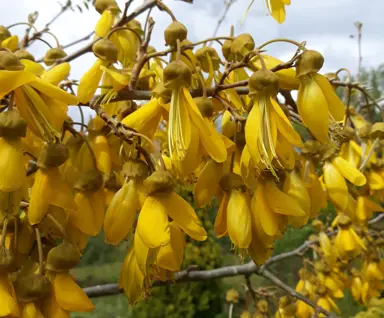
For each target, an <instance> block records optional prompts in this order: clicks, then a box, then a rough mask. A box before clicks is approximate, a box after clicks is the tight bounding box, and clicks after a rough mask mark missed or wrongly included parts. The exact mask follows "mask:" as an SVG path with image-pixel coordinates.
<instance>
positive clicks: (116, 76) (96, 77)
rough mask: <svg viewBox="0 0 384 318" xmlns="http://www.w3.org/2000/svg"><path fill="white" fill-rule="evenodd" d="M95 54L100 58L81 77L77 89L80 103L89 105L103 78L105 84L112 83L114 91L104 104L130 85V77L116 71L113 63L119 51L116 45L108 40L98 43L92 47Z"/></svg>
mask: <svg viewBox="0 0 384 318" xmlns="http://www.w3.org/2000/svg"><path fill="white" fill-rule="evenodd" d="M92 50H93V53H94V54H95V56H96V57H97V58H98V59H97V60H96V61H95V62H94V64H93V65H92V67H91V68H90V69H89V70H88V71H87V72H86V73H84V75H83V76H82V77H81V79H80V82H79V86H78V89H77V95H78V98H79V101H80V102H82V103H88V102H89V101H90V100H91V99H92V97H93V96H94V95H95V92H96V90H97V88H98V86H99V83H100V80H101V78H102V77H103V76H104V77H105V78H106V79H104V82H108V83H110V85H111V86H112V89H110V90H109V91H108V93H107V94H106V96H105V97H104V99H103V100H102V101H101V102H102V104H106V103H108V102H109V100H110V99H111V98H112V97H114V96H115V94H116V92H117V91H119V90H121V89H122V88H124V87H126V86H127V85H128V83H129V78H128V75H126V74H124V73H123V72H122V71H120V70H118V69H116V68H115V67H114V66H113V63H115V62H117V58H118V49H117V47H116V45H115V44H114V43H113V42H112V41H111V40H108V39H101V40H99V41H97V42H96V43H95V44H94V45H93V47H92Z"/></svg>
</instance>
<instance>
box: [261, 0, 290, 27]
mask: <svg viewBox="0 0 384 318" xmlns="http://www.w3.org/2000/svg"><path fill="white" fill-rule="evenodd" d="M266 2H267V6H268V10H269V12H270V13H271V15H272V16H273V18H274V19H275V20H276V21H277V22H279V23H280V24H281V23H283V22H284V21H285V6H287V5H290V4H291V0H266Z"/></svg>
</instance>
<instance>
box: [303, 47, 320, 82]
mask: <svg viewBox="0 0 384 318" xmlns="http://www.w3.org/2000/svg"><path fill="white" fill-rule="evenodd" d="M323 64H324V57H323V56H322V55H321V54H320V53H319V52H317V51H314V50H306V51H304V52H303V53H302V54H301V55H300V56H299V57H298V58H297V60H296V76H297V77H299V76H303V75H308V74H310V73H317V72H318V71H319V70H320V69H321V68H322V67H323Z"/></svg>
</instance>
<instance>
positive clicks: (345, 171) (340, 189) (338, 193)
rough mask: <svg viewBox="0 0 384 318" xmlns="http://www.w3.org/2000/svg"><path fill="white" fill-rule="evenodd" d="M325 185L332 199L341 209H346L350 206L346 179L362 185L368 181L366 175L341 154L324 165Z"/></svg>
mask: <svg viewBox="0 0 384 318" xmlns="http://www.w3.org/2000/svg"><path fill="white" fill-rule="evenodd" d="M323 172H324V185H325V188H326V190H327V193H328V197H329V199H330V201H331V202H332V203H333V204H335V206H336V207H337V208H338V209H339V210H341V211H345V209H346V208H347V206H348V200H349V195H348V187H347V183H346V181H345V179H347V180H348V181H350V182H351V183H352V184H355V185H357V186H362V185H364V184H365V183H366V178H365V176H364V175H363V174H362V173H361V172H360V171H359V170H357V169H356V168H355V167H354V166H353V165H352V164H351V163H349V162H348V161H346V160H344V159H343V158H341V157H340V156H337V157H335V158H334V159H332V160H331V161H327V162H326V163H325V164H324V167H323Z"/></svg>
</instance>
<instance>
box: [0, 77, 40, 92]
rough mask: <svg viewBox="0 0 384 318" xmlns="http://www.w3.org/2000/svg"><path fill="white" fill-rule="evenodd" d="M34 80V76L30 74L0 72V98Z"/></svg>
mask: <svg viewBox="0 0 384 318" xmlns="http://www.w3.org/2000/svg"><path fill="white" fill-rule="evenodd" d="M35 79H36V75H35V74H33V73H31V72H26V71H4V70H0V98H3V97H4V96H5V95H7V94H8V93H9V92H11V91H13V90H15V89H16V88H18V87H20V86H22V85H25V84H27V83H30V82H32V81H34V80H35Z"/></svg>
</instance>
